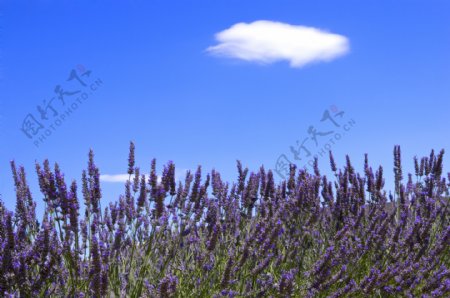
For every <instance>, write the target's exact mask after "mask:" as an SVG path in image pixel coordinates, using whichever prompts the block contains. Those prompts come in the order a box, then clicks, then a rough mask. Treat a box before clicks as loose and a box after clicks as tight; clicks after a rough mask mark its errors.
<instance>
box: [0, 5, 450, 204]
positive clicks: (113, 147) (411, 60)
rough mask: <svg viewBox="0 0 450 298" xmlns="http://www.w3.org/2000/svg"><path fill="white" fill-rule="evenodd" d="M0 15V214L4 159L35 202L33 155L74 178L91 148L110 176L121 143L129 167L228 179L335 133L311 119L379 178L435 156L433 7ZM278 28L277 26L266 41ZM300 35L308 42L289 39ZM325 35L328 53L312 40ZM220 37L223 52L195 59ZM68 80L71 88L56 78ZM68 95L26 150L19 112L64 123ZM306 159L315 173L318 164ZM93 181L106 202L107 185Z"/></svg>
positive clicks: (5, 8)
mask: <svg viewBox="0 0 450 298" xmlns="http://www.w3.org/2000/svg"><path fill="white" fill-rule="evenodd" d="M0 13H1V17H0V25H1V31H0V50H1V56H0V77H1V82H0V108H1V110H0V116H1V118H0V136H1V140H2V146H0V165H1V166H0V193H1V194H2V200H3V201H5V202H6V205H7V206H8V207H9V208H13V207H14V201H15V196H14V192H13V183H12V178H11V172H10V168H9V161H10V160H11V159H15V160H16V162H17V163H18V164H22V165H24V166H25V168H26V170H27V171H28V180H29V182H30V184H31V186H32V192H33V194H34V195H35V198H36V199H37V200H38V201H39V200H40V198H41V195H40V193H39V192H38V188H37V181H36V176H35V174H34V162H35V161H43V160H44V159H45V158H49V159H50V161H51V162H58V163H59V164H60V166H61V168H62V169H63V171H64V172H65V174H66V180H71V179H77V180H79V179H80V177H81V171H82V169H83V168H84V167H85V166H86V163H87V153H88V150H89V148H93V149H94V152H95V155H96V161H97V164H98V165H99V167H100V171H101V173H102V174H107V175H120V174H123V173H125V172H126V168H127V156H128V146H129V141H130V140H133V141H134V142H135V144H136V155H137V163H138V165H139V166H141V169H142V171H145V172H148V171H149V168H150V161H151V159H152V158H153V157H155V158H157V160H158V165H159V166H162V165H163V164H164V163H165V162H167V161H168V160H173V161H174V162H175V164H176V166H177V168H178V169H180V172H182V170H185V169H195V167H196V166H197V165H198V164H201V165H202V166H203V167H204V169H205V170H210V169H212V168H213V167H214V168H216V169H217V170H219V171H220V172H222V174H223V176H224V177H225V178H226V179H229V180H231V179H234V178H235V177H236V170H235V169H236V164H235V161H236V159H240V160H242V162H243V164H244V165H246V166H248V167H249V168H250V169H251V170H257V168H258V167H259V166H260V165H261V164H264V165H265V166H266V168H273V167H274V165H275V162H276V160H277V158H278V157H279V156H280V155H281V154H285V156H286V157H288V158H289V159H290V160H291V161H295V160H294V158H293V154H292V151H291V150H290V146H293V147H294V148H295V146H296V141H297V140H304V139H305V138H308V137H310V135H309V134H308V132H307V130H308V128H309V127H310V126H314V127H316V129H317V131H318V132H320V133H323V134H325V133H328V132H329V131H332V130H333V131H334V133H336V131H338V130H337V127H335V126H333V124H332V123H331V121H328V122H327V121H324V122H321V121H320V120H321V118H322V116H323V113H324V111H326V110H328V111H331V112H332V113H333V111H334V112H342V111H344V116H343V118H339V121H343V122H342V123H341V124H342V125H343V123H347V122H348V121H353V122H352V123H354V124H353V126H352V127H351V129H349V130H348V131H346V132H345V135H343V136H342V138H341V139H340V140H339V141H337V142H335V144H333V145H332V148H331V149H332V150H333V152H334V154H335V156H336V159H337V161H338V163H340V164H342V162H343V160H344V156H345V154H349V155H350V156H351V157H352V159H353V162H354V163H355V165H357V166H358V167H359V168H361V164H362V161H363V154H364V153H369V158H370V161H371V163H372V164H373V166H377V165H379V164H382V165H384V166H386V167H387V168H386V174H387V179H389V178H390V177H392V173H391V172H392V170H391V169H392V150H393V146H394V145H396V144H399V145H401V146H402V152H403V157H404V164H405V165H407V166H408V167H407V170H410V169H411V167H410V165H411V161H412V157H413V156H414V155H419V156H421V155H425V154H429V150H430V149H432V148H434V149H436V150H440V149H441V148H444V149H446V150H447V151H449V149H450V138H449V137H448V136H449V133H448V127H449V124H450V120H449V115H448V114H449V111H450V101H449V94H450V84H449V83H450V56H449V54H448V53H450V22H449V21H448V20H449V19H450V18H449V15H450V3H449V2H448V1H413V0H409V1H308V2H307V1H280V0H278V1H146V2H144V1H120V3H119V1H116V2H112V1H110V2H106V1H23V2H22V3H19V1H0ZM263 20H265V21H267V22H266V23H265V24H266V25H267V24H268V26H269V27H267V28H266V27H264V28H263V29H262V32H263V33H262V34H261V32H260V31H261V30H259V29H261V28H259V29H258V28H256V26H257V25H256V24H261V23H258V21H263ZM239 23H242V24H241V27H239V26H238V27H237V29H236V27H233V26H234V25H236V24H239ZM280 23H282V25H283V26H285V27H283V28H284V29H286V30H284V29H283V30H284V31H276V30H278V29H279V28H278V29H276V28H275V27H276V24H280ZM273 26H275V27H273ZM299 26H302V27H299ZM271 28H275V29H274V30H275V31H274V33H273V32H272V33H270V34H269V33H267V34H265V33H264V32H266V30H269V29H271ZM308 28H309V29H311V28H315V29H316V31H314V32H315V34H317V36H316V35H314V36H313V37H318V39H314V38H313V39H308V38H309V37H308V36H307V35H304V33H305V32H306V31H307V29H308ZM241 29H242V30H243V31H245V32H243V31H240V30H241ZM225 30H228V31H225ZM246 30H247V31H246ZM280 30H281V29H280ZM302 30H303V31H302ZM305 30H306V31H305ZM224 31H225V32H227V33H224V34H223V35H222V37H223V36H225V37H224V38H225V41H224V40H221V41H220V40H217V39H216V38H218V37H219V36H218V35H216V34H218V33H219V32H224ZM267 32H269V31H267ZM308 32H309V31H308ZM279 33H280V34H279ZM297 33H298V34H297ZM258 34H259V35H258ZM289 34H293V35H292V36H291V35H289ZM302 34H303V35H302ZM333 36H334V37H336V36H339V37H340V38H341V39H339V42H338V44H336V43H334V42H333V41H332V42H331V43H328V41H329V40H330V37H333ZM320 38H324V39H323V40H322V41H323V43H322V44H320V45H318V46H316V43H315V42H316V41H317V40H321V39H320ZM219 39H220V38H219ZM334 41H336V40H334ZM220 42H222V43H225V45H224V47H225V49H227V50H226V51H225V53H224V52H223V51H222V52H220V51H214V50H211V49H213V48H211V47H214V46H217V45H219V44H220ZM278 42H280V44H277V43H278ZM283 42H284V43H283ZM311 46H312V48H311ZM289 47H292V48H291V49H290V50H286V51H285V49H286V48H289ZM336 47H337V48H338V51H337V52H336ZM339 47H340V48H339ZM208 48H209V49H210V50H207V49H208ZM216 49H217V48H216ZM222 49H223V48H222ZM339 49H340V51H339ZM242 51H244V53H243V52H242ZM305 51H306V52H307V51H310V52H308V53H309V54H311V55H310V56H308V57H309V58H308V57H307V58H305V59H306V60H304V61H303V62H305V63H304V64H302V65H298V63H297V65H295V63H294V62H295V61H297V62H298V60H295V59H299V56H298V55H300V56H301V54H300V53H306V52H305ZM224 55H225V56H228V57H225V56H224ZM239 55H240V56H239ZM326 55H328V59H327V60H328V61H321V60H323V58H324V57H325V56H326ZM230 56H231V57H230ZM243 57H246V59H242V58H243ZM294 60H295V61H294ZM262 61H263V62H262ZM293 61H294V62H293ZM72 70H74V71H75V74H77V75H79V76H80V79H83V80H84V81H83V82H84V83H85V84H86V86H82V85H81V84H80V82H79V81H77V80H76V79H73V80H70V81H67V79H68V78H69V75H70V73H71V71H72ZM88 70H89V71H91V72H90V75H89V76H86V73H85V76H82V77H81V75H82V73H84V72H86V71H88ZM73 78H75V77H73ZM96 82H97V83H96ZM99 82H101V83H99ZM77 84H78V85H77ZM92 84H97V85H96V86H98V88H96V89H95V90H93V89H92V88H91V86H92ZM57 85H60V87H61V88H62V89H60V90H64V92H68V93H70V92H75V91H80V92H79V93H77V94H72V95H68V93H66V94H65V97H64V99H65V104H66V105H65V106H63V105H62V100H60V99H58V98H57V97H55V96H57V95H55V94H56V93H55V88H56V86H57ZM82 92H86V94H87V98H86V99H85V100H84V99H80V101H81V103H79V104H77V109H76V110H74V111H73V113H72V114H70V116H68V117H67V119H65V120H64V121H62V124H61V125H59V126H58V127H56V129H55V130H54V131H52V133H51V135H50V136H48V137H47V138H46V140H45V141H44V142H42V143H40V144H39V146H36V145H35V144H34V143H33V139H30V138H28V137H27V136H26V134H25V133H24V132H23V131H21V127H22V125H23V122H24V119H25V118H26V117H27V115H28V114H31V115H34V117H35V120H37V121H41V122H43V123H41V124H42V125H43V126H45V127H46V128H47V126H46V125H48V124H51V123H53V122H52V121H53V120H46V121H44V120H45V119H41V118H40V114H39V112H38V110H37V106H39V105H40V106H41V108H42V107H44V103H43V101H44V100H46V101H47V103H48V101H50V100H52V98H54V101H53V105H54V108H55V110H56V112H57V113H58V114H64V112H65V111H66V109H67V108H68V107H69V106H70V105H71V104H72V103H73V102H76V98H77V97H80V96H81V94H82ZM333 106H334V107H333ZM47 112H48V113H47V117H48V119H53V118H52V117H53V114H52V111H51V110H48V109H47ZM336 117H337V116H336ZM336 121H337V120H336ZM327 125H328V126H327ZM342 128H343V126H341V127H340V128H339V129H340V130H341V132H342V133H344V131H342ZM43 131H44V129H41V130H40V132H39V135H40V134H41V133H42V132H43ZM333 135H334V134H331V135H328V136H327V137H325V136H324V137H320V138H319V140H320V144H319V145H318V146H317V147H315V146H314V143H311V142H310V143H309V146H311V147H310V150H311V151H314V150H316V149H317V148H323V144H324V143H325V139H326V138H328V137H329V136H333ZM33 137H34V136H33ZM309 141H311V140H309ZM311 148H312V149H311ZM297 149H298V148H297ZM314 152H315V151H314ZM314 152H313V153H314ZM303 153H304V152H303ZM297 162H298V163H299V164H300V165H301V166H302V165H304V162H305V159H302V160H301V161H297ZM319 164H320V166H321V168H322V169H324V171H325V169H328V159H327V158H320V159H319ZM389 185H390V184H389V183H388V186H389ZM102 186H103V190H104V199H105V200H106V201H109V200H114V199H116V198H117V197H118V195H119V193H120V192H121V191H122V188H123V186H122V183H117V182H116V183H113V182H107V181H104V182H103V185H102Z"/></svg>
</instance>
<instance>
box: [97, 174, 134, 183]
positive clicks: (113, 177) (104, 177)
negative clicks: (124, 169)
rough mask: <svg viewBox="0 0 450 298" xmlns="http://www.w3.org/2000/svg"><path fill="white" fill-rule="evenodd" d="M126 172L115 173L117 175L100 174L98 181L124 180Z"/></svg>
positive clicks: (126, 178) (126, 175) (126, 176)
mask: <svg viewBox="0 0 450 298" xmlns="http://www.w3.org/2000/svg"><path fill="white" fill-rule="evenodd" d="M129 176H130V175H128V174H117V175H107V174H104V175H100V181H103V182H126V181H127V180H128V177H129Z"/></svg>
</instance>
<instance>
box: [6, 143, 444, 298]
mask: <svg viewBox="0 0 450 298" xmlns="http://www.w3.org/2000/svg"><path fill="white" fill-rule="evenodd" d="M400 155H401V154H400V147H398V146H396V147H395V148H394V173H395V191H394V192H393V193H392V194H390V193H388V192H387V191H385V190H384V184H385V181H384V178H383V168H381V167H379V168H377V169H373V168H372V167H371V166H370V165H369V162H368V158H367V155H366V156H365V162H364V169H363V173H362V174H359V173H357V172H356V170H355V168H354V167H353V166H352V164H351V161H350V159H349V157H348V156H347V158H346V164H345V165H344V166H343V167H342V169H338V168H337V166H336V164H335V161H334V158H333V156H332V154H331V152H330V164H331V169H332V174H331V177H326V176H323V175H321V174H320V172H319V168H318V162H317V159H316V160H315V166H314V171H313V173H308V172H306V171H305V170H302V169H297V168H296V166H295V165H290V176H289V178H288V179H287V180H286V181H282V182H280V183H279V184H276V183H275V182H274V177H273V173H272V171H270V170H269V171H266V170H265V169H264V167H261V168H260V170H259V171H257V172H249V170H248V169H247V168H243V167H242V165H241V163H240V162H237V169H238V178H237V181H236V182H234V183H231V184H230V183H227V182H224V181H222V179H221V176H220V174H219V173H218V172H217V171H215V170H212V171H211V173H208V174H206V176H205V175H202V171H201V167H198V169H197V171H196V172H195V173H190V172H187V174H186V177H185V179H184V182H183V183H182V182H179V183H178V185H177V184H176V181H175V165H174V164H173V163H172V162H169V163H167V164H166V165H165V166H164V170H163V172H162V175H161V176H160V177H158V175H157V173H156V161H155V160H153V161H152V162H151V170H150V174H149V175H147V176H145V175H143V174H142V172H141V171H140V169H139V168H138V167H136V166H135V159H134V144H133V143H131V144H130V153H129V158H128V174H129V179H128V181H127V182H126V184H125V191H124V194H123V195H121V196H120V197H119V199H118V200H117V201H115V202H114V203H109V205H108V206H102V194H101V189H100V171H99V169H98V167H97V166H96V165H95V163H94V155H93V152H92V151H91V152H90V153H89V161H88V168H87V169H86V170H85V171H83V173H82V185H81V187H80V188H81V189H80V193H81V194H82V198H79V197H78V195H77V188H78V186H77V184H76V182H75V181H73V182H70V183H68V182H67V181H65V178H64V174H63V173H62V172H61V169H60V168H59V166H58V165H57V164H55V165H54V167H52V166H51V165H50V162H49V161H48V160H45V161H44V162H43V164H36V171H37V174H38V177H39V186H40V190H41V192H42V194H43V195H44V201H45V214H44V215H43V218H42V219H39V220H38V219H37V218H36V212H35V208H36V202H35V201H34V200H33V198H32V195H31V192H30V188H29V186H28V184H27V180H26V176H25V170H24V168H23V167H16V165H15V163H14V162H11V167H12V173H13V177H14V182H15V190H16V194H17V198H16V200H17V201H16V209H15V211H14V212H12V211H9V210H7V209H6V208H5V206H4V204H3V203H2V202H0V251H1V254H0V293H2V294H3V295H4V296H5V297H449V296H450V270H449V268H450V249H449V247H450V225H449V223H450V220H449V219H450V212H449V199H448V188H449V186H450V184H449V183H448V181H446V179H445V177H443V176H444V175H443V173H442V169H443V155H444V152H443V151H441V152H440V153H439V154H437V155H435V153H434V151H432V152H431V154H430V156H427V157H423V158H415V159H414V165H415V173H414V174H408V175H407V177H405V178H404V177H403V173H402V165H401V156H400ZM448 176H449V177H448V178H449V180H450V174H448ZM146 177H148V179H147V178H146ZM80 197H81V195H80ZM103 205H106V204H105V203H103Z"/></svg>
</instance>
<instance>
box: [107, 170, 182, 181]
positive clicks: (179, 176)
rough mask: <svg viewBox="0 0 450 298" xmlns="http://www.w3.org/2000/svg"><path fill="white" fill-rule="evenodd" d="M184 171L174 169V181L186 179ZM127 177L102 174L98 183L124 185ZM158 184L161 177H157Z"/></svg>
mask: <svg viewBox="0 0 450 298" xmlns="http://www.w3.org/2000/svg"><path fill="white" fill-rule="evenodd" d="M186 171H187V169H180V170H177V169H175V181H179V180H183V179H184V178H185V177H186ZM128 177H129V175H128V174H115V175H109V174H104V175H100V181H103V182H111V183H125V182H127V180H128ZM148 177H149V176H148V174H145V181H148ZM133 179H134V174H133V175H131V181H133ZM158 182H161V175H158Z"/></svg>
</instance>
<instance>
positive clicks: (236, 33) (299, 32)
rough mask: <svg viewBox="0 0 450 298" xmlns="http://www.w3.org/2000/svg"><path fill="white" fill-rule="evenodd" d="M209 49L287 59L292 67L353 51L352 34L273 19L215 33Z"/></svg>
mask: <svg viewBox="0 0 450 298" xmlns="http://www.w3.org/2000/svg"><path fill="white" fill-rule="evenodd" d="M215 37H216V40H217V41H218V42H219V44H218V45H215V46H211V47H209V48H207V51H208V52H210V53H212V54H214V55H217V56H224V57H231V58H237V59H241V60H246V61H253V62H259V63H264V64H269V63H274V62H277V61H281V60H287V61H289V63H290V66H291V67H298V68H299V67H302V66H304V65H306V64H308V63H312V62H319V61H331V60H333V59H335V58H337V57H339V56H342V55H345V54H346V53H348V51H349V41H348V38H347V37H345V36H342V35H338V34H333V33H329V32H326V31H324V30H321V29H317V28H313V27H305V26H296V25H290V24H285V23H280V22H272V21H264V20H261V21H255V22H253V23H238V24H235V25H233V26H231V27H230V28H228V29H226V30H224V31H221V32H219V33H217V34H216V35H215Z"/></svg>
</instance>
